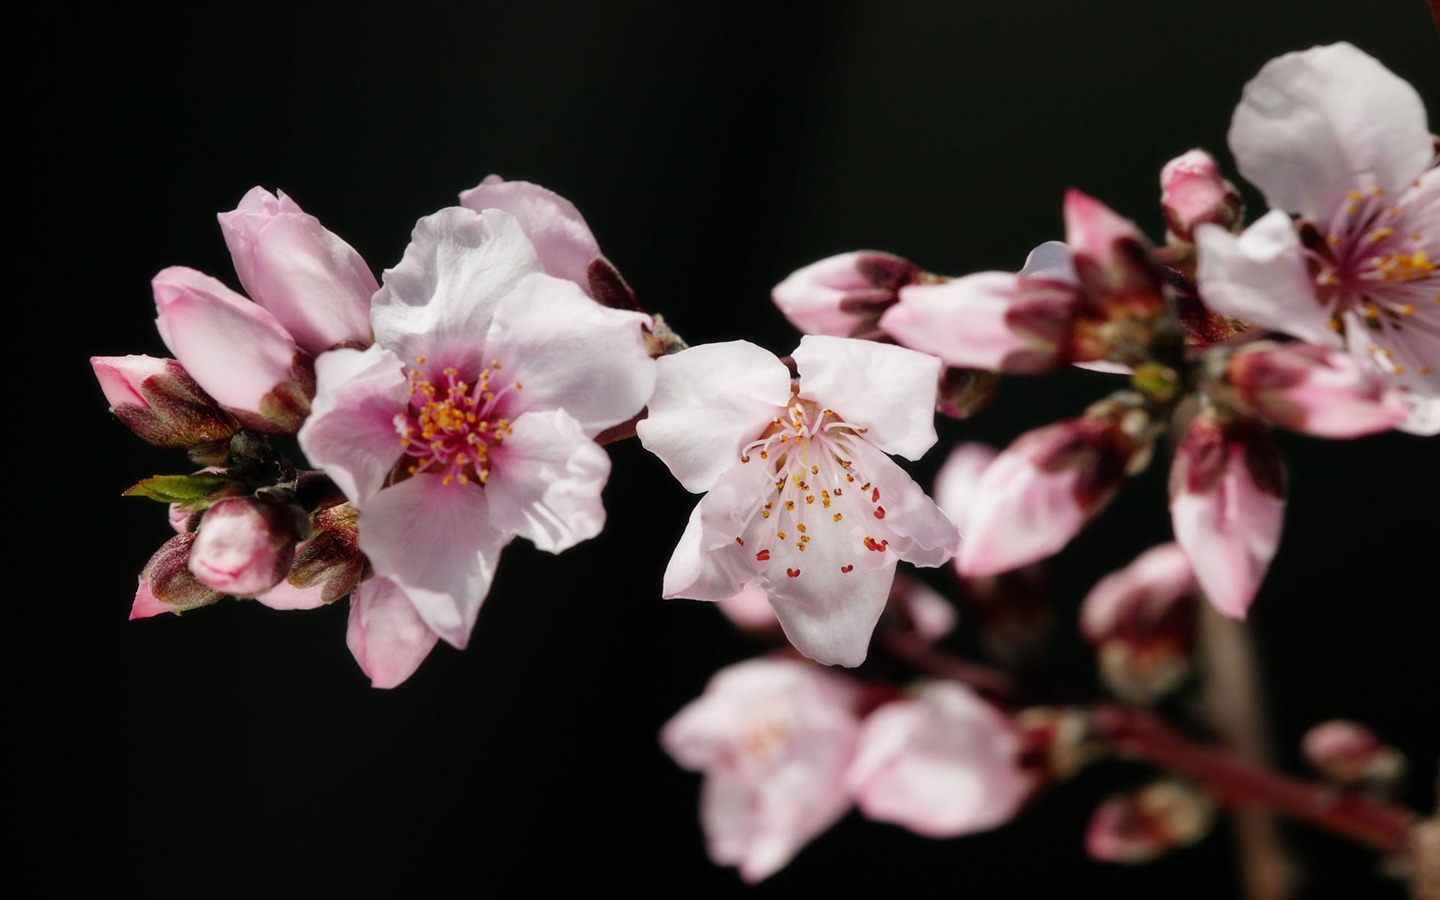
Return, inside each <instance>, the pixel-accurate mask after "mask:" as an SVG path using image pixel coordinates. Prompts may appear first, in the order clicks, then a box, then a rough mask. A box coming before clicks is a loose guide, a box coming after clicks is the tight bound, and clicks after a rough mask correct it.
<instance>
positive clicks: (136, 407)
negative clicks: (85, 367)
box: [90, 355, 240, 449]
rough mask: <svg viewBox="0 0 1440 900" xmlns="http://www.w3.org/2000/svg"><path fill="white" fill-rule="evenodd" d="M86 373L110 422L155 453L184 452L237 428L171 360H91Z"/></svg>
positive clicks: (149, 358)
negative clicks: (97, 385) (112, 417)
mask: <svg viewBox="0 0 1440 900" xmlns="http://www.w3.org/2000/svg"><path fill="white" fill-rule="evenodd" d="M90 367H91V368H92V369H93V370H94V371H95V379H96V380H97V381H99V382H100V390H101V391H103V392H104V393H105V399H106V400H107V401H109V403H110V411H111V412H113V413H114V414H115V417H116V418H118V419H119V420H120V421H121V422H124V423H125V425H126V426H127V427H128V428H129V429H130V430H131V431H133V432H135V434H137V435H138V436H139V437H140V438H141V439H142V440H145V441H148V442H149V443H151V444H154V445H155V446H157V447H166V448H170V449H189V448H191V447H195V446H197V445H200V444H206V443H211V442H214V441H222V440H224V439H226V438H228V437H230V435H232V434H234V433H235V432H236V430H238V429H239V427H240V424H239V423H238V422H236V421H235V418H234V416H231V415H230V414H229V413H227V412H226V411H225V410H223V409H221V408H220V405H219V404H217V403H216V402H215V401H214V400H212V399H211V398H210V397H209V396H208V395H207V394H206V393H205V391H204V390H203V389H202V388H201V387H200V385H198V384H196V383H195V379H193V378H191V377H190V376H189V374H187V373H186V371H185V369H184V367H183V366H181V365H180V363H178V362H176V361H175V360H173V359H156V358H155V357H153V356H143V355H134V356H92V357H90Z"/></svg>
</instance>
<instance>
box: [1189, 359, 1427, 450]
mask: <svg viewBox="0 0 1440 900" xmlns="http://www.w3.org/2000/svg"><path fill="white" fill-rule="evenodd" d="M1217 393H1218V394H1219V395H1220V396H1223V397H1225V398H1226V399H1227V400H1230V401H1231V402H1233V403H1235V404H1236V405H1237V406H1238V408H1239V409H1241V410H1242V411H1244V412H1247V413H1250V414H1253V415H1257V416H1259V417H1260V418H1262V419H1265V420H1266V421H1268V422H1273V423H1274V424H1276V425H1281V426H1284V427H1285V428H1289V429H1291V430H1294V431H1300V432H1303V433H1305V434H1312V435H1316V436H1318V437H1331V438H1353V437H1359V436H1361V435H1366V434H1373V433H1375V432H1377V431H1387V430H1389V429H1391V428H1394V427H1395V426H1396V425H1399V424H1401V423H1402V422H1404V421H1405V418H1406V416H1407V415H1408V414H1409V407H1408V406H1407V405H1406V403H1405V401H1404V399H1402V397H1401V394H1400V392H1398V391H1396V390H1394V389H1393V387H1392V385H1390V384H1389V383H1388V382H1387V380H1386V379H1385V377H1384V376H1382V375H1381V374H1380V373H1378V372H1376V371H1375V370H1374V369H1373V368H1372V367H1369V366H1367V365H1365V364H1364V363H1363V362H1361V361H1359V360H1357V359H1355V358H1354V357H1353V356H1350V355H1349V354H1347V353H1344V352H1343V351H1340V350H1333V349H1327V348H1325V347H1316V346H1315V345H1313V344H1301V343H1286V344H1277V343H1274V342H1272V341H1261V342H1257V343H1253V344H1249V345H1246V346H1243V347H1240V348H1238V349H1237V350H1235V352H1233V353H1231V354H1230V355H1229V357H1228V358H1227V359H1226V360H1225V371H1224V375H1223V378H1222V379H1221V380H1220V382H1219V383H1218V384H1217V385H1215V386H1214V388H1213V389H1212V390H1211V394H1212V396H1213V395H1216V394H1217Z"/></svg>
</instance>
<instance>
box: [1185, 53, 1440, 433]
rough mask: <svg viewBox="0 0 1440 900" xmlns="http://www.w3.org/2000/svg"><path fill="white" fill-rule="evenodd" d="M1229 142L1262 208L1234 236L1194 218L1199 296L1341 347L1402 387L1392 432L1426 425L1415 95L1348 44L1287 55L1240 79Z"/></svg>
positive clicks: (1430, 234)
mask: <svg viewBox="0 0 1440 900" xmlns="http://www.w3.org/2000/svg"><path fill="white" fill-rule="evenodd" d="M1230 149H1231V150H1232V151H1233V153H1234V156H1235V162H1236V165H1237V166H1238V167H1239V169H1240V173H1241V174H1242V175H1244V176H1245V177H1246V178H1247V179H1248V180H1249V181H1250V182H1251V183H1253V184H1254V185H1255V186H1257V187H1258V188H1259V189H1260V191H1261V192H1262V193H1263V194H1264V195H1265V200H1266V202H1267V203H1268V204H1269V205H1270V207H1271V208H1272V209H1271V211H1270V212H1269V213H1267V214H1265V215H1264V216H1262V217H1261V218H1260V219H1259V220H1257V221H1256V222H1255V223H1254V224H1252V225H1251V226H1250V227H1249V228H1247V229H1246V230H1245V231H1244V233H1242V234H1241V235H1239V236H1238V237H1237V236H1235V235H1232V234H1231V233H1230V232H1229V231H1228V230H1227V229H1225V228H1223V227H1220V226H1218V225H1200V226H1198V227H1197V228H1196V230H1195V240H1196V244H1197V246H1198V250H1199V261H1198V267H1197V277H1198V280H1199V287H1200V292H1201V296H1202V297H1203V299H1204V301H1205V303H1206V305H1207V306H1209V307H1211V308H1213V309H1215V310H1218V311H1220V312H1223V313H1227V314H1229V315H1232V316H1236V317H1238V318H1241V319H1244V320H1246V321H1248V322H1251V323H1253V324H1255V325H1259V326H1262V327H1265V328H1269V329H1273V330H1275V331H1279V332H1283V333H1286V334H1290V335H1294V336H1295V337H1298V338H1300V339H1301V340H1304V341H1307V342H1309V343H1312V344H1317V345H1320V346H1325V347H1343V348H1345V349H1346V350H1347V351H1348V352H1350V353H1351V354H1353V355H1354V356H1356V357H1358V358H1360V359H1362V360H1364V361H1365V362H1366V364H1367V365H1371V366H1373V367H1375V368H1376V369H1377V370H1378V371H1380V372H1383V373H1385V374H1386V375H1387V376H1388V377H1389V378H1390V379H1391V380H1392V382H1393V383H1394V384H1396V385H1397V386H1399V387H1400V388H1402V389H1403V390H1405V391H1407V392H1409V394H1408V398H1407V399H1409V400H1410V401H1411V402H1412V403H1413V404H1414V408H1413V410H1412V413H1411V417H1410V419H1409V420H1407V422H1406V423H1405V424H1404V425H1403V426H1402V427H1403V428H1404V429H1405V430H1408V431H1413V432H1416V433H1422V434H1434V433H1436V432H1440V305H1437V304H1436V299H1437V297H1440V269H1437V265H1440V169H1436V168H1433V167H1432V163H1433V160H1434V143H1433V141H1432V138H1431V135H1430V131H1429V128H1428V126H1427V124H1426V117H1425V106H1424V104H1423V102H1422V101H1421V99H1420V96H1419V94H1417V93H1416V92H1415V89H1414V88H1412V87H1411V86H1410V85H1409V84H1407V83H1406V82H1405V81H1403V80H1402V79H1400V78H1398V77H1397V76H1396V75H1394V74H1393V73H1392V72H1390V71H1389V70H1388V69H1386V68H1385V67H1384V66H1383V65H1381V64H1380V63H1379V62H1378V61H1377V60H1375V59H1374V58H1372V57H1370V56H1368V55H1367V54H1365V53H1363V52H1361V51H1360V50H1358V49H1356V48H1355V47H1353V46H1351V45H1350V44H1346V43H1339V44H1332V45H1329V46H1324V47H1313V48H1311V49H1309V50H1304V51H1301V52H1297V53H1287V54H1285V55H1283V56H1280V57H1277V58H1275V59H1272V60H1271V61H1269V62H1268V63H1266V64H1265V65H1264V66H1263V67H1262V68H1261V70H1260V72H1259V74H1257V75H1256V76H1255V78H1254V79H1252V80H1251V81H1250V83H1249V84H1247V85H1246V86H1245V90H1244V92H1243V95H1242V97H1241V100H1240V104H1239V106H1237V107H1236V109H1235V115H1234V118H1233V120H1232V121H1231V125H1230ZM1292 213H1293V214H1295V215H1296V216H1297V218H1296V219H1294V220H1293V221H1292V219H1291V214H1292Z"/></svg>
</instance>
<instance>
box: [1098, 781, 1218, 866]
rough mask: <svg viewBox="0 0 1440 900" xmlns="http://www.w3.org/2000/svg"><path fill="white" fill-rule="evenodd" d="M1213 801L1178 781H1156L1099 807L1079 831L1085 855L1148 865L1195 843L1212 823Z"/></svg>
mask: <svg viewBox="0 0 1440 900" xmlns="http://www.w3.org/2000/svg"><path fill="white" fill-rule="evenodd" d="M1215 812H1216V804H1215V800H1214V798H1212V797H1211V796H1210V795H1209V794H1208V793H1206V792H1204V791H1202V790H1201V789H1199V788H1197V787H1195V786H1193V785H1191V784H1189V783H1187V782H1182V781H1177V780H1174V779H1165V780H1162V781H1156V782H1154V783H1152V784H1149V785H1147V786H1146V787H1143V788H1141V789H1139V790H1137V791H1131V792H1129V793H1125V794H1120V795H1117V796H1115V797H1111V798H1110V799H1108V800H1106V801H1105V802H1104V803H1102V804H1101V805H1100V806H1099V808H1097V809H1096V810H1095V813H1094V815H1093V816H1091V818H1090V825H1089V826H1088V827H1087V828H1086V829H1085V851H1086V852H1087V853H1089V854H1090V857H1091V858H1092V859H1097V860H1100V861H1102V862H1118V863H1143V862H1149V861H1150V860H1152V859H1155V858H1156V857H1158V856H1161V855H1163V854H1165V853H1167V852H1169V851H1170V850H1174V849H1176V848H1178V847H1185V846H1188V845H1190V844H1193V843H1195V842H1196V841H1198V840H1200V839H1201V838H1202V837H1204V836H1205V835H1206V834H1208V833H1209V831H1210V826H1211V825H1212V824H1213V823H1214V821H1215Z"/></svg>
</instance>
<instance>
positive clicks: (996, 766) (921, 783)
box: [845, 681, 1035, 838]
mask: <svg viewBox="0 0 1440 900" xmlns="http://www.w3.org/2000/svg"><path fill="white" fill-rule="evenodd" d="M1020 749H1021V741H1020V737H1019V734H1018V733H1017V732H1016V730H1015V727H1014V726H1013V725H1012V724H1011V723H1010V720H1009V719H1008V718H1006V717H1005V716H1004V715H1003V714H1002V713H1000V711H999V710H997V709H995V708H994V707H993V706H991V705H990V704H988V703H986V702H985V701H984V700H981V699H980V697H979V696H978V695H976V694H975V692H974V691H972V690H970V689H969V688H968V687H965V686H964V685H961V684H957V683H955V682H952V681H937V682H931V683H929V684H926V685H925V686H924V687H922V688H921V689H920V691H919V692H918V693H917V695H916V696H915V698H914V699H911V700H904V701H897V702H893V703H886V704H884V705H883V706H881V707H880V708H879V709H876V710H875V711H874V712H872V713H871V714H870V715H869V716H868V717H866V719H865V723H864V725H863V726H862V727H861V731H860V741H859V746H858V747H857V749H856V751H855V760H854V762H853V763H851V765H850V769H849V771H848V772H846V774H845V785H846V788H847V789H848V790H849V792H850V794H851V796H853V797H854V798H855V804H856V805H857V806H858V807H859V808H860V811H861V812H863V813H864V814H865V815H866V816H868V817H869V818H871V819H875V820H878V821H882V822H894V823H896V824H898V825H902V826H904V827H905V828H908V829H910V830H911V831H914V832H916V833H917V834H922V835H925V836H927V837H936V838H945V837H956V836H958V835H962V834H972V833H974V832H977V831H984V830H987V829H990V828H994V827H995V826H997V825H1001V824H1003V823H1005V822H1008V821H1009V820H1010V819H1012V818H1013V817H1014V816H1015V814H1016V813H1017V812H1019V810H1020V808H1021V807H1022V806H1023V805H1024V803H1025V801H1026V799H1027V798H1028V797H1029V796H1030V794H1031V792H1032V791H1033V789H1034V787H1035V779H1034V777H1033V776H1032V775H1030V774H1028V773H1026V772H1025V771H1024V770H1023V769H1022V768H1021V766H1020V758H1019V757H1020Z"/></svg>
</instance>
